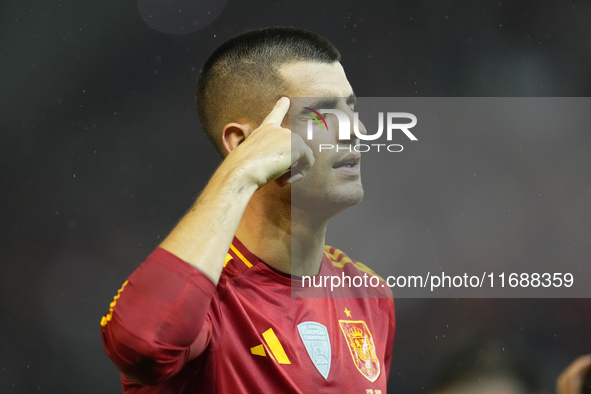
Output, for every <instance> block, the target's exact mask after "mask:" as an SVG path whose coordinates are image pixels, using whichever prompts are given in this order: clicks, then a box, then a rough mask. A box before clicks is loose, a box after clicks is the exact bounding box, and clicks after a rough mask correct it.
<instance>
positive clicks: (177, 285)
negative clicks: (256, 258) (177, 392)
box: [101, 248, 216, 385]
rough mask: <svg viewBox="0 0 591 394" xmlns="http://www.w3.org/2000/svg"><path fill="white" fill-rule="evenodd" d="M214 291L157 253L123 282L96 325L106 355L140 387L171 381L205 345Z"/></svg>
mask: <svg viewBox="0 0 591 394" xmlns="http://www.w3.org/2000/svg"><path fill="white" fill-rule="evenodd" d="M215 291H216V286H215V284H214V283H213V281H212V280H211V279H210V278H209V277H207V276H206V275H205V274H204V273H203V272H201V271H200V270H199V269H197V268H195V267H193V266H191V265H190V264H188V263H186V262H184V261H183V260H181V259H180V258H178V257H177V256H175V255H173V254H171V253H170V252H168V251H166V250H164V249H162V248H157V249H156V250H155V251H154V252H153V253H152V254H151V255H150V256H148V258H147V259H146V261H144V263H143V264H142V265H140V267H139V268H138V269H137V270H136V271H135V272H134V273H133V274H132V275H131V276H130V277H129V278H128V279H127V281H125V283H124V284H123V286H122V287H121V289H120V290H119V292H118V294H117V295H116V296H115V299H114V300H113V302H112V303H111V305H110V309H109V312H108V313H107V314H106V315H105V316H104V317H103V319H102V321H101V334H102V340H103V346H104V348H105V350H106V352H107V355H108V356H109V358H110V359H111V360H112V361H113V362H114V363H115V365H116V366H117V368H118V369H119V370H120V371H121V372H122V373H123V374H124V375H125V376H127V377H128V378H130V379H131V380H133V381H135V382H137V383H140V384H142V385H154V384H157V383H159V382H161V381H163V380H165V379H167V378H169V377H171V376H173V375H174V374H176V373H178V372H179V371H180V370H181V369H182V367H183V366H184V365H185V363H186V362H187V361H189V360H190V359H193V358H195V357H197V356H198V355H199V354H201V353H202V352H203V350H204V349H205V348H206V346H207V344H208V342H209V339H210V336H211V320H210V318H209V314H208V311H209V309H210V304H211V301H212V299H213V297H214V295H215Z"/></svg>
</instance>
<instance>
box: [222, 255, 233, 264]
mask: <svg viewBox="0 0 591 394" xmlns="http://www.w3.org/2000/svg"><path fill="white" fill-rule="evenodd" d="M230 260H232V255H231V254H230V253H226V259H225V260H224V267H225V266H226V264H228V261H230Z"/></svg>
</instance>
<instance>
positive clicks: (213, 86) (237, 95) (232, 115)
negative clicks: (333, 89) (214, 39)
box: [195, 27, 341, 157]
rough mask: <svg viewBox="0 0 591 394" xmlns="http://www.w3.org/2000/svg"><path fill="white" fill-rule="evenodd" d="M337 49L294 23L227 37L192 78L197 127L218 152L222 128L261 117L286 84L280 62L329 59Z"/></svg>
mask: <svg viewBox="0 0 591 394" xmlns="http://www.w3.org/2000/svg"><path fill="white" fill-rule="evenodd" d="M340 60H341V54H340V53H339V51H338V50H337V49H336V48H335V46H334V45H333V44H331V43H330V42H329V41H328V40H327V39H326V38H324V37H322V36H321V35H319V34H316V33H313V32H311V31H308V30H304V29H299V28H295V27H270V28H262V29H256V30H250V31H246V32H244V33H241V34H239V35H237V36H235V37H232V38H231V39H229V40H228V41H226V42H225V43H223V44H222V45H221V46H220V47H218V48H217V49H216V50H215V51H214V52H213V53H212V55H211V56H210V57H209V59H207V61H206V62H205V64H204V65H203V68H202V69H201V71H200V72H199V77H198V79H197V89H196V95H195V96H196V100H197V111H198V113H199V119H200V121H201V125H202V126H203V130H204V131H205V133H206V134H207V136H208V137H209V139H210V140H211V142H212V143H213V144H214V146H215V148H216V149H217V151H218V153H219V154H220V155H221V156H222V157H224V156H225V155H226V150H225V148H224V146H223V143H222V136H221V131H222V128H223V127H224V126H225V125H226V124H228V123H230V122H240V121H244V120H247V121H251V122H254V123H256V124H258V123H260V122H262V121H263V119H264V117H265V116H266V114H267V113H268V112H269V111H270V110H271V107H269V106H268V105H265V104H267V103H269V104H271V103H273V104H274V103H275V102H276V101H277V100H278V99H279V98H280V97H281V96H282V95H285V93H286V91H287V90H288V89H289V86H287V84H286V82H285V81H284V80H283V78H281V76H280V75H279V72H278V69H279V67H280V66H282V65H284V64H287V63H293V62H298V61H309V62H318V63H329V64H331V63H334V62H338V61H340Z"/></svg>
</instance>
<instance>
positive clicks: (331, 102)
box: [308, 93, 357, 109]
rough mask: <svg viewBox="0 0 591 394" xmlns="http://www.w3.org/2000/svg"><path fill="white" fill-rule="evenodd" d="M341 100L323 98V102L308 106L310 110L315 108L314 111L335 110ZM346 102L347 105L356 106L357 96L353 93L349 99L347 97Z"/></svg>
mask: <svg viewBox="0 0 591 394" xmlns="http://www.w3.org/2000/svg"><path fill="white" fill-rule="evenodd" d="M340 99H341V98H340V97H327V98H325V99H324V98H323V99H321V100H318V101H316V102H314V103H312V104H311V105H309V106H308V108H313V109H322V108H326V109H329V108H334V107H336V106H337V104H338V102H339V100H340ZM345 102H346V103H347V105H352V104H355V103H356V102H357V97H356V96H355V93H351V94H350V95H349V97H347V99H346V100H345Z"/></svg>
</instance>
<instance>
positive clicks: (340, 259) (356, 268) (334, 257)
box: [324, 245, 392, 298]
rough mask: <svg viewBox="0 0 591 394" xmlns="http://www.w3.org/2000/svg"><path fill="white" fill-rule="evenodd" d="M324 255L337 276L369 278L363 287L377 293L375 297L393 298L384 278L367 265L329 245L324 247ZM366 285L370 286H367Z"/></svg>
mask: <svg viewBox="0 0 591 394" xmlns="http://www.w3.org/2000/svg"><path fill="white" fill-rule="evenodd" d="M324 255H325V256H326V257H327V259H328V262H329V263H330V265H331V268H332V269H333V270H334V271H336V274H337V275H347V276H351V277H356V276H358V277H368V278H369V279H368V280H367V281H363V283H364V286H363V287H366V288H367V289H368V290H370V291H371V292H372V293H375V296H377V297H387V298H392V291H391V289H390V288H389V287H388V286H387V285H386V282H385V280H384V278H382V277H381V276H380V275H378V274H377V273H376V272H375V271H374V270H372V269H371V268H370V267H368V266H367V265H365V264H363V263H361V262H359V261H357V260H354V259H352V258H350V257H349V256H347V254H346V253H345V252H343V251H342V250H340V249H337V248H335V247H332V246H329V245H325V246H324ZM373 278H375V279H373ZM365 284H367V285H368V286H365Z"/></svg>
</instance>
